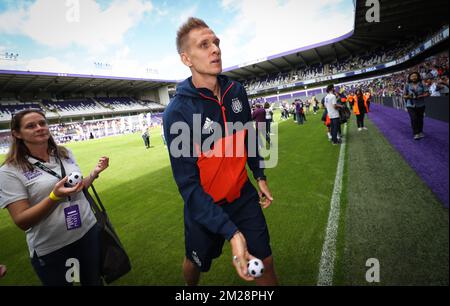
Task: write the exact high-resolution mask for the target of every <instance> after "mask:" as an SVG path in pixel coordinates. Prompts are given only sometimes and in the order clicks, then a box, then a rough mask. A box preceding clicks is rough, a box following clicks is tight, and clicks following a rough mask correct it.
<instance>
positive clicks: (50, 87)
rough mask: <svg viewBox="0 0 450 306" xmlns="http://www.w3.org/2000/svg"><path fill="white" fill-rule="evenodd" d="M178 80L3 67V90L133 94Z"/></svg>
mask: <svg viewBox="0 0 450 306" xmlns="http://www.w3.org/2000/svg"><path fill="white" fill-rule="evenodd" d="M175 83H177V81H176V80H155V79H143V78H126V77H112V76H99V75H82V74H66V73H52V72H33V71H13V70H0V93H1V92H8V91H10V92H16V93H19V94H20V93H22V92H34V93H37V92H41V91H42V92H45V91H47V92H53V93H62V92H71V93H85V92H94V93H96V92H111V91H112V92H120V93H126V94H133V93H137V92H142V91H145V90H152V89H157V88H159V87H161V86H166V85H171V84H175Z"/></svg>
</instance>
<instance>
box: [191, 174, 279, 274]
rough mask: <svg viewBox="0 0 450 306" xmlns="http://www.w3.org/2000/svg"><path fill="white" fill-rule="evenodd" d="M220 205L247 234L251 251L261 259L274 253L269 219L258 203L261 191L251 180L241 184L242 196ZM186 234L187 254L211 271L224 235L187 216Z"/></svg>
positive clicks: (203, 269)
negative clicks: (215, 232)
mask: <svg viewBox="0 0 450 306" xmlns="http://www.w3.org/2000/svg"><path fill="white" fill-rule="evenodd" d="M221 207H222V208H223V210H224V211H225V213H226V214H228V216H229V218H230V220H231V221H232V222H233V223H234V224H235V225H236V226H237V228H238V229H239V231H240V232H241V233H242V234H243V235H244V237H245V240H246V241H247V248H248V252H249V253H250V254H251V255H253V256H255V257H257V258H259V259H261V260H263V259H265V258H267V257H269V256H270V255H272V250H271V248H270V237H269V231H268V229H267V223H266V219H265V218H264V214H263V212H262V209H261V206H260V204H259V196H258V192H257V191H256V189H255V187H254V186H253V185H252V184H251V182H250V180H249V181H247V183H246V184H245V185H244V187H243V188H242V190H241V197H240V198H239V199H237V200H236V201H234V202H233V203H228V204H224V205H222V206H221ZM184 234H185V246H186V257H187V258H188V259H189V260H191V261H192V262H193V263H195V264H196V265H197V267H198V268H199V269H200V271H201V272H207V271H209V269H210V268H211V263H212V260H213V259H214V258H217V257H219V256H220V255H221V254H222V247H223V244H224V242H225V238H224V237H223V236H222V235H219V234H214V233H212V232H210V231H209V230H208V229H207V228H206V227H204V226H203V225H201V224H199V223H198V222H196V221H194V220H192V219H190V218H186V217H185V220H184ZM230 259H231V256H230Z"/></svg>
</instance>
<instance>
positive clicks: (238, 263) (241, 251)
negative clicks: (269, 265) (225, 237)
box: [230, 231, 255, 281]
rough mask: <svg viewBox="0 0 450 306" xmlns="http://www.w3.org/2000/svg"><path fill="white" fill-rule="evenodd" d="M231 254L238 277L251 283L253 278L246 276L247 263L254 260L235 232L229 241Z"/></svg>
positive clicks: (243, 241) (242, 238) (240, 236)
mask: <svg viewBox="0 0 450 306" xmlns="http://www.w3.org/2000/svg"><path fill="white" fill-rule="evenodd" d="M230 244H231V254H232V255H233V266H234V268H235V269H236V272H237V273H238V275H239V277H240V278H242V279H243V280H245V281H252V280H254V279H255V278H253V277H251V276H249V275H248V269H247V263H248V261H249V260H250V259H253V258H255V257H254V256H252V255H250V253H249V252H248V250H247V242H246V240H245V237H244V235H242V233H241V232H239V231H238V232H236V233H235V234H234V236H233V238H231V240H230Z"/></svg>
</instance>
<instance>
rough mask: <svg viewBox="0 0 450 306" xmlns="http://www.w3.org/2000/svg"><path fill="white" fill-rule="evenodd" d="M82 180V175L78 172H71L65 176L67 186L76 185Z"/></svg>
mask: <svg viewBox="0 0 450 306" xmlns="http://www.w3.org/2000/svg"><path fill="white" fill-rule="evenodd" d="M82 180H83V175H82V174H81V173H80V172H72V173H70V174H69V177H68V178H67V184H68V185H69V186H72V187H73V186H76V185H77V184H78V183H79V182H81V181H82Z"/></svg>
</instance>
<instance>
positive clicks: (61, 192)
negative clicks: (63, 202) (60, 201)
mask: <svg viewBox="0 0 450 306" xmlns="http://www.w3.org/2000/svg"><path fill="white" fill-rule="evenodd" d="M67 179H68V176H66V177H64V178H63V179H62V180H60V181H59V182H58V183H56V185H55V187H53V190H52V191H53V194H54V195H55V196H56V197H58V198H66V197H68V196H70V195H72V194H74V193H78V192H80V191H81V190H83V187H84V184H83V181H81V182H79V183H78V184H76V185H75V186H73V187H66V186H64V184H65V183H66V182H67Z"/></svg>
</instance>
